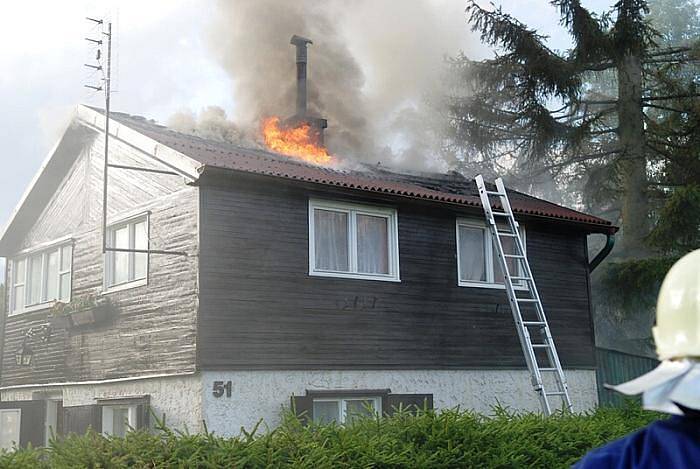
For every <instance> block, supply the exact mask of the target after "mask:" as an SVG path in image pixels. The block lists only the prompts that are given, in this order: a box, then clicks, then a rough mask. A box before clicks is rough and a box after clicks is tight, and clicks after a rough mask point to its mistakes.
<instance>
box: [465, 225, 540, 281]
mask: <svg viewBox="0 0 700 469" xmlns="http://www.w3.org/2000/svg"><path fill="white" fill-rule="evenodd" d="M499 230H503V231H507V230H508V228H507V226H505V225H504V226H499ZM520 237H521V239H522V240H523V244H524V245H525V250H526V251H527V241H526V238H525V229H524V228H523V227H522V226H521V227H520ZM501 243H502V244H503V251H504V252H505V253H506V254H515V239H513V238H507V237H502V238H501ZM506 262H507V263H508V271H509V272H510V274H511V275H512V276H522V275H523V269H522V267H521V265H520V264H521V262H519V261H517V260H516V259H508V260H507V261H506ZM457 274H458V280H459V281H458V284H459V286H461V287H485V288H504V285H503V272H502V270H501V265H500V262H499V260H498V253H497V251H496V247H495V246H493V241H492V240H491V234H490V233H489V229H488V227H487V226H486V224H485V222H481V221H476V220H469V219H459V220H457ZM513 285H514V286H515V288H525V287H526V285H525V283H524V282H523V281H522V280H521V281H518V282H513Z"/></svg>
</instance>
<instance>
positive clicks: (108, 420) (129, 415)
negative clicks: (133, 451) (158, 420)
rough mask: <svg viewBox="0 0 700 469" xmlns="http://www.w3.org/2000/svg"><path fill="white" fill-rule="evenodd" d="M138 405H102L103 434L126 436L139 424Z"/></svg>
mask: <svg viewBox="0 0 700 469" xmlns="http://www.w3.org/2000/svg"><path fill="white" fill-rule="evenodd" d="M136 411H137V410H136V406H133V405H132V406H104V407H102V434H104V435H105V436H108V435H112V436H119V437H124V436H126V433H127V432H128V431H129V430H130V429H132V428H136V426H137V414H136Z"/></svg>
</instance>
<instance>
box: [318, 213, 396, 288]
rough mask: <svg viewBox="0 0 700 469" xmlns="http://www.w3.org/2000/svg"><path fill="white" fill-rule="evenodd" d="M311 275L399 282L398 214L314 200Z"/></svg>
mask: <svg viewBox="0 0 700 469" xmlns="http://www.w3.org/2000/svg"><path fill="white" fill-rule="evenodd" d="M309 274H310V275H318V276H325V277H345V278H360V279H371V280H386V281H395V282H397V281H399V247H398V229H397V215H396V210H394V209H388V208H382V207H373V206H365V205H355V204H346V203H340V202H329V201H317V200H311V201H310V202H309Z"/></svg>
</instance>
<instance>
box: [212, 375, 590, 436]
mask: <svg viewBox="0 0 700 469" xmlns="http://www.w3.org/2000/svg"><path fill="white" fill-rule="evenodd" d="M566 375H567V380H568V383H569V389H570V394H571V399H572V401H573V403H574V408H575V410H576V411H583V410H587V409H591V408H593V407H595V406H596V405H597V403H598V397H597V390H596V377H595V371H593V370H567V372H566ZM229 380H230V381H231V384H232V392H231V397H226V395H225V394H224V396H222V397H219V398H216V397H214V396H213V394H212V386H213V383H214V381H224V382H226V381H229ZM201 382H202V386H203V390H202V405H203V409H202V416H203V418H204V420H205V421H206V423H207V427H208V429H209V430H210V431H215V432H216V433H218V434H220V435H237V434H238V433H239V432H240V429H241V427H244V428H246V429H248V430H249V429H251V428H252V427H253V426H254V425H255V424H256V423H257V422H258V420H260V419H263V421H264V424H263V428H264V427H268V428H273V427H274V426H276V425H277V424H278V423H279V417H280V412H281V409H282V407H288V406H289V400H290V396H291V395H293V394H294V395H297V396H302V395H305V393H306V390H307V389H314V390H322V389H330V390H332V389H386V388H388V389H391V391H392V392H393V393H430V394H433V401H434V406H435V408H436V409H449V408H454V407H461V408H469V409H474V410H476V411H478V412H483V413H487V414H488V413H489V412H490V410H491V407H492V406H493V405H494V404H496V402H497V401H498V402H500V403H501V405H504V406H508V407H511V408H513V409H522V410H533V411H539V410H540V404H539V400H538V399H537V396H536V394H535V392H534V391H533V389H532V385H531V384H530V375H529V373H528V372H527V371H526V370H456V371H445V370H398V371H232V372H226V371H222V372H218V371H217V372H204V373H202V381H201ZM550 389H553V388H551V387H550ZM556 400H557V399H556V398H553V402H554V401H556Z"/></svg>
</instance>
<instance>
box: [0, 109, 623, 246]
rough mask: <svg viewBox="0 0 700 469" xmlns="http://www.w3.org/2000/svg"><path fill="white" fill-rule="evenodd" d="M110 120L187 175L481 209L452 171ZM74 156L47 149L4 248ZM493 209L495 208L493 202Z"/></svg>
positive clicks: (521, 198)
mask: <svg viewBox="0 0 700 469" xmlns="http://www.w3.org/2000/svg"><path fill="white" fill-rule="evenodd" d="M76 121H77V122H79V123H81V124H83V125H86V126H87V127H89V128H92V129H93V130H98V131H102V130H103V128H104V114H103V111H102V110H101V109H98V108H93V107H89V106H84V105H81V106H78V109H77V112H76V118H75V120H74V122H76ZM110 122H111V123H112V124H111V125H113V127H110V135H113V136H114V137H115V138H117V139H120V140H123V141H126V142H127V143H129V144H130V145H133V146H135V147H137V148H139V149H140V150H141V151H142V153H144V154H147V155H150V156H151V157H153V158H154V159H155V160H157V161H159V162H160V163H161V164H163V165H165V166H167V167H169V168H171V169H173V170H175V171H176V172H178V173H180V174H182V175H183V176H185V177H187V178H189V179H191V180H196V179H198V178H199V176H200V175H201V174H202V173H203V172H205V171H207V168H220V169H224V170H230V171H236V172H243V173H250V174H259V175H265V176H271V177H276V178H284V179H288V180H295V181H301V182H306V183H311V184H318V185H325V186H335V187H339V188H346V189H351V190H358V191H364V192H373V193H381V194H386V195H393V196H398V197H404V198H412V199H422V200H428V201H434V202H437V203H444V204H454V205H460V206H469V207H481V201H480V199H479V195H478V191H477V188H476V184H475V182H474V181H473V180H472V179H468V178H466V177H464V176H463V175H461V174H459V173H457V172H449V173H408V172H398V171H394V170H391V169H388V168H385V167H381V166H371V165H361V166H359V167H358V168H355V169H336V168H330V167H321V166H316V165H312V164H308V163H304V162H302V161H299V160H296V159H293V158H289V157H285V156H282V155H278V154H275V153H272V152H269V151H265V150H262V149H253V148H245V147H241V146H237V145H233V144H229V143H223V142H218V141H214V140H206V139H203V138H199V137H196V136H192V135H187V134H184V133H180V132H176V131H174V130H171V129H169V128H167V127H165V126H162V125H159V124H157V123H156V122H154V121H152V120H148V119H145V118H143V117H139V116H132V115H129V114H124V113H117V112H113V113H111V120H110ZM69 131H70V129H69V130H67V131H66V133H68V132H69ZM73 131H74V132H76V130H73ZM77 132H79V130H78V131H77ZM64 137H65V134H64ZM78 153H79V150H78V148H76V147H75V140H74V139H73V140H71V139H66V138H62V139H61V140H60V141H59V143H57V145H56V147H54V149H52V150H51V152H50V153H49V155H48V157H47V158H46V160H45V161H44V164H43V165H42V167H41V169H40V170H39V172H38V173H37V175H36V176H35V178H34V180H33V181H32V183H31V185H30V187H29V188H28V189H27V191H26V192H25V194H24V196H23V197H22V200H21V201H20V203H19V205H18V206H17V208H16V209H15V211H14V213H13V214H12V216H11V219H10V221H9V223H8V224H7V225H6V227H5V230H4V231H3V233H2V236H0V248H3V249H4V246H5V245H6V241H7V239H6V238H7V237H8V234H9V233H10V232H11V231H12V232H16V231H17V230H19V231H22V229H23V228H24V229H28V228H29V226H26V225H28V224H30V223H31V220H32V219H33V217H34V215H37V214H29V213H26V212H27V207H28V206H35V207H36V206H39V205H40V206H43V204H42V201H44V202H46V201H47V200H48V199H47V198H48V197H50V194H52V193H53V192H52V191H53V190H55V189H56V188H57V186H58V184H59V183H60V180H61V177H60V175H61V173H62V172H63V171H67V165H69V164H71V159H72V158H73V157H75V155H77V154H78ZM71 155H72V156H71ZM508 197H509V199H510V202H511V206H512V208H513V211H514V212H515V213H516V214H522V215H527V216H531V217H542V218H546V219H551V220H558V221H561V222H567V223H572V224H576V225H578V226H580V227H581V229H584V230H586V231H589V232H599V233H610V232H615V231H617V227H615V226H613V225H612V224H611V223H610V222H609V221H607V220H604V219H602V218H599V217H595V216H593V215H589V214H586V213H583V212H579V211H577V210H573V209H570V208H567V207H563V206H561V205H557V204H554V203H552V202H548V201H546V200H543V199H538V198H536V197H532V196H529V195H527V194H524V193H522V192H518V191H514V190H511V189H509V190H508ZM44 199H47V200H44ZM494 207H496V208H498V206H497V205H494Z"/></svg>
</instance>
